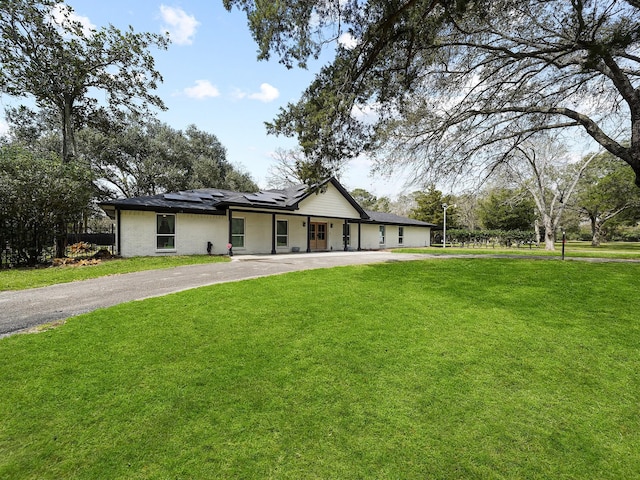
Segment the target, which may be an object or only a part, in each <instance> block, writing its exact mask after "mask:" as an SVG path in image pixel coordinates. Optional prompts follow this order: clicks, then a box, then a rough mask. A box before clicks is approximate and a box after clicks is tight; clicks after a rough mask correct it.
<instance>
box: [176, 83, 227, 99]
mask: <svg viewBox="0 0 640 480" xmlns="http://www.w3.org/2000/svg"><path fill="white" fill-rule="evenodd" d="M184 94H185V95H186V96H187V97H189V98H196V99H198V100H203V99H205V98H214V97H219V96H220V90H218V87H216V86H215V85H212V84H211V82H210V81H209V80H196V84H195V86H193V87H187V88H185V89H184Z"/></svg>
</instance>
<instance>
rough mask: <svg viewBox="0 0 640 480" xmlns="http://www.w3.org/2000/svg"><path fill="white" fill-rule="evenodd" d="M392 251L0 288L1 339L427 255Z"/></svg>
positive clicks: (251, 260)
mask: <svg viewBox="0 0 640 480" xmlns="http://www.w3.org/2000/svg"><path fill="white" fill-rule="evenodd" d="M424 258H425V256H424V255H411V254H397V253H394V254H392V253H389V252H380V251H376V252H331V253H301V254H287V255H264V256H263V255H261V256H257V255H246V256H236V257H234V258H233V261H232V262H230V263H210V264H203V265H191V266H185V267H176V268H170V269H165V270H148V271H144V272H136V273H127V274H122V275H112V276H108V277H101V278H95V279H92V280H83V281H79V282H72V283H63V284H59V285H52V286H50V287H42V288H34V289H29V290H20V291H15V292H14V291H7V292H0V338H2V337H6V336H8V335H11V334H14V333H17V332H20V331H24V330H27V329H29V328H32V327H35V326H37V325H41V324H44V323H49V322H54V321H57V320H63V319H66V318H69V317H73V316H75V315H80V314H81V313H87V312H91V311H93V310H96V309H98V308H105V307H111V306H113V305H117V304H119V303H123V302H129V301H132V300H142V299H145V298H150V297H158V296H162V295H166V294H169V293H174V292H179V291H182V290H188V289H191V288H197V287H202V286H206V285H213V284H215V283H223V282H234V281H238V280H245V279H249V278H258V277H265V276H268V275H277V274H281V273H287V272H293V271H298V270H311V269H316V268H330V267H336V266H343V265H362V264H370V263H383V262H397V261H406V260H417V259H424Z"/></svg>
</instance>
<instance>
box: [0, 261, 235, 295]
mask: <svg viewBox="0 0 640 480" xmlns="http://www.w3.org/2000/svg"><path fill="white" fill-rule="evenodd" d="M228 261H229V258H228V257H221V256H211V255H190V256H187V255H174V256H166V257H133V258H118V259H111V260H104V261H102V262H101V263H99V264H97V265H86V266H69V265H66V266H61V267H48V268H17V269H13V270H0V291H2V290H23V289H25V288H35V287H46V286H48V285H55V284H57V283H67V282H74V281H77V280H87V279H89V278H97V277H104V276H106V275H115V274H118V273H131V272H138V271H140V270H157V269H161V268H172V267H179V266H183V265H195V264H198V263H213V262H228Z"/></svg>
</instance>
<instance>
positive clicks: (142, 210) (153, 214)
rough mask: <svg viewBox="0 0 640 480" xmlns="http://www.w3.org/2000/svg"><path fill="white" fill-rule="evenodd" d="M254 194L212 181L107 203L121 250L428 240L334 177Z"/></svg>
mask: <svg viewBox="0 0 640 480" xmlns="http://www.w3.org/2000/svg"><path fill="white" fill-rule="evenodd" d="M320 187H321V188H320V190H319V191H318V193H316V192H313V191H310V190H309V189H308V187H307V186H306V185H299V186H295V187H291V188H288V189H284V190H263V191H260V192H258V193H242V192H232V191H228V190H220V189H215V188H208V189H201V190H188V191H183V192H177V193H165V194H161V195H153V196H148V197H136V198H127V199H121V200H112V201H109V202H104V203H102V204H101V205H100V206H101V207H102V209H103V210H104V211H105V212H106V213H107V214H108V215H109V216H110V217H111V218H112V219H114V220H115V223H116V248H117V251H118V253H119V254H120V255H122V256H123V257H133V256H150V255H172V254H173V255H193V254H204V253H210V254H214V255H215V254H227V253H228V246H229V245H232V246H233V253H234V254H236V255H238V254H278V253H290V252H317V251H333V250H378V249H385V248H395V247H424V246H429V244H430V236H431V227H433V226H434V225H433V224H431V223H426V222H421V221H418V220H412V219H410V218H405V217H400V216H398V215H392V214H388V213H380V212H372V211H367V210H364V209H363V208H362V207H360V205H358V203H357V202H356V201H355V200H354V199H353V197H351V195H349V193H348V192H347V191H346V190H345V189H344V187H343V186H342V185H340V183H339V182H338V181H337V180H336V179H334V178H332V179H329V180H327V181H326V182H324V183H323V184H321V185H320Z"/></svg>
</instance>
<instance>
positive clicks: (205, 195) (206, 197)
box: [196, 193, 213, 200]
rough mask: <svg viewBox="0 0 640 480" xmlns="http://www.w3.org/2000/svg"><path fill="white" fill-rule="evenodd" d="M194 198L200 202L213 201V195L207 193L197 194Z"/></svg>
mask: <svg viewBox="0 0 640 480" xmlns="http://www.w3.org/2000/svg"><path fill="white" fill-rule="evenodd" d="M196 196H197V197H198V198H199V199H200V200H213V195H211V194H209V193H198V194H196Z"/></svg>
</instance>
